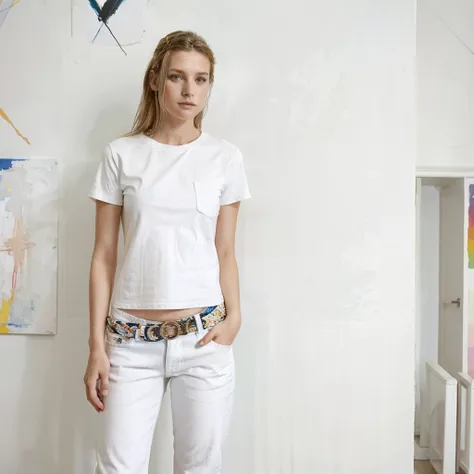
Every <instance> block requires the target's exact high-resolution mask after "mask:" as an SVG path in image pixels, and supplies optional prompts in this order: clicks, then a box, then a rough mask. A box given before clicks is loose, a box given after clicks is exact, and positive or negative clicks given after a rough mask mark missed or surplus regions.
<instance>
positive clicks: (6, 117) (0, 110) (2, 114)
mask: <svg viewBox="0 0 474 474" xmlns="http://www.w3.org/2000/svg"><path fill="white" fill-rule="evenodd" d="M0 117H1V118H3V120H5V121H6V122H7V123H9V124H10V125H11V126H12V127H13V130H15V132H16V134H17V135H18V136H19V137H20V138H21V139H23V140H25V142H26V143H28V145H31V143H30V141H29V140H28V138H26V137H25V136H23V135H22V134H21V133H20V130H18V129H17V128H16V127H15V125H13V122H12V121H11V120H10V118H9V117H8V115H7V114H6V113H5V111H4V110H3V109H0Z"/></svg>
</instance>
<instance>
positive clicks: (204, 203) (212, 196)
mask: <svg viewBox="0 0 474 474" xmlns="http://www.w3.org/2000/svg"><path fill="white" fill-rule="evenodd" d="M193 186H194V197H195V200H196V210H197V211H198V212H199V213H201V214H204V215H205V216H208V217H216V216H217V215H218V214H219V209H220V196H221V193H222V189H221V185H220V183H219V182H218V181H217V180H200V181H194V183H193Z"/></svg>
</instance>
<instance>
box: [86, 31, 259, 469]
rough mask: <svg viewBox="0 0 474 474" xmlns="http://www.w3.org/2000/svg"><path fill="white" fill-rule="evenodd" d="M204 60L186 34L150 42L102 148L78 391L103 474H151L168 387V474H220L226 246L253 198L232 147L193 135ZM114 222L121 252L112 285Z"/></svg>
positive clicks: (231, 328)
mask: <svg viewBox="0 0 474 474" xmlns="http://www.w3.org/2000/svg"><path fill="white" fill-rule="evenodd" d="M214 64H215V61H214V55H213V53H212V51H211V50H210V48H209V46H208V45H207V44H206V42H205V41H204V39H202V38H201V37H200V36H198V35H196V34H194V33H192V32H183V31H177V32H174V33H171V34H169V35H168V36H166V37H165V38H163V39H162V40H161V41H160V42H159V44H158V46H157V48H156V50H155V53H154V55H153V58H152V59H151V61H150V63H149V65H148V68H147V70H146V73H145V78H144V82H143V95H142V99H141V102H140V105H139V108H138V112H137V115H136V118H135V122H134V125H133V128H132V131H131V132H130V133H129V134H128V135H127V136H125V137H122V138H119V139H117V140H115V141H113V142H111V143H110V144H109V145H108V146H107V148H106V150H105V153H104V157H103V159H102V162H101V164H100V166H99V169H98V172H97V176H96V179H95V182H94V185H93V187H92V190H91V192H90V197H91V198H93V199H94V200H95V201H96V235H95V247H94V253H93V257H92V264H91V275H90V339H89V343H90V356H89V362H88V366H87V370H86V375H85V377H84V382H85V384H86V392H87V399H88V400H89V402H90V403H91V404H92V405H93V406H94V408H95V409H96V410H97V411H98V412H103V415H102V416H103V420H102V421H103V425H102V426H103V432H102V433H101V436H100V442H99V446H98V455H97V472H98V473H100V474H112V473H114V474H115V473H117V474H132V473H133V474H145V473H147V472H148V462H149V456H150V448H151V443H152V438H153V432H154V427H155V422H156V419H157V417H158V413H159V410H160V404H161V401H162V397H163V394H164V392H165V390H166V389H167V386H168V385H169V387H170V395H171V404H172V411H173V413H172V415H173V432H174V454H175V461H174V473H175V474H210V473H220V472H221V451H222V446H223V442H224V439H225V437H226V433H227V429H228V425H229V420H230V414H231V410H232V393H233V388H234V360H233V353H232V343H233V341H234V338H235V337H236V335H237V333H238V331H239V329H240V325H241V312H240V302H239V281H238V269H237V263H236V260H235V254H234V238H235V230H236V223H237V215H238V211H239V203H240V201H242V200H243V199H247V198H249V197H250V194H249V190H248V186H247V180H246V176H245V171H244V167H243V163H242V155H241V153H240V151H239V150H238V148H237V147H235V146H234V145H231V144H230V143H228V142H226V141H224V140H219V139H217V138H213V137H212V136H210V135H208V134H206V133H203V132H202V131H201V125H202V118H203V115H204V109H205V107H206V105H207V102H208V99H209V93H210V90H211V86H212V84H213V82H214ZM120 220H122V228H123V233H124V247H125V255H124V261H123V264H122V267H121V270H120V272H119V273H118V278H117V279H116V280H115V269H116V264H117V243H118V234H119V225H120ZM114 281H115V285H114ZM110 303H111V304H110ZM109 305H110V314H109ZM104 339H105V342H104Z"/></svg>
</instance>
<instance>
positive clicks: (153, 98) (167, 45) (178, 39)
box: [127, 31, 216, 136]
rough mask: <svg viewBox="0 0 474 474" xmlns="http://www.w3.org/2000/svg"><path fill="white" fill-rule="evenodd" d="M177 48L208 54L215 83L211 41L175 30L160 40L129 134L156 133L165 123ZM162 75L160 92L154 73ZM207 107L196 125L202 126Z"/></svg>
mask: <svg viewBox="0 0 474 474" xmlns="http://www.w3.org/2000/svg"><path fill="white" fill-rule="evenodd" d="M173 51H197V52H198V53H201V54H204V55H205V56H206V57H207V58H208V59H209V62H210V65H211V67H210V71H209V83H210V84H211V86H212V84H213V82H214V67H215V64H216V61H215V57H214V53H213V52H212V50H211V48H210V47H209V45H208V44H207V42H206V41H205V40H204V38H202V37H201V36H199V35H198V34H196V33H194V32H192V31H174V32H173V33H170V34H168V35H166V36H165V37H164V38H162V39H161V40H160V42H159V43H158V46H157V47H156V49H155V52H154V53H153V57H152V58H151V60H150V62H149V63H148V67H147V69H146V72H145V76H144V78H143V92H142V97H141V100H140V104H139V106H138V110H137V113H136V115H135V120H134V122H133V125H132V129H131V130H130V132H129V133H128V134H127V136H132V135H138V134H140V133H143V134H145V135H152V134H153V133H154V132H156V131H157V130H159V128H160V127H161V125H162V124H163V117H164V110H165V109H164V97H163V94H164V86H165V82H166V78H167V75H168V69H169V63H170V57H171V53H172V52H173ZM152 71H154V73H155V75H156V77H157V78H158V91H153V90H152V88H151V72H152ZM203 117H204V110H202V111H201V112H200V113H199V114H198V115H197V116H196V117H195V118H194V126H195V127H196V128H197V129H198V130H201V129H202V119H203Z"/></svg>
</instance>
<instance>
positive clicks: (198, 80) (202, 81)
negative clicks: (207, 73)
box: [196, 77, 207, 84]
mask: <svg viewBox="0 0 474 474" xmlns="http://www.w3.org/2000/svg"><path fill="white" fill-rule="evenodd" d="M196 82H198V83H199V84H204V83H205V82H207V79H206V78H205V77H198V78H197V79H196Z"/></svg>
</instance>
